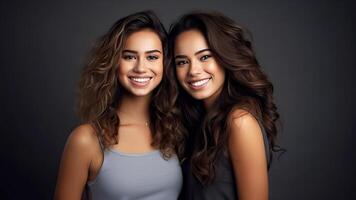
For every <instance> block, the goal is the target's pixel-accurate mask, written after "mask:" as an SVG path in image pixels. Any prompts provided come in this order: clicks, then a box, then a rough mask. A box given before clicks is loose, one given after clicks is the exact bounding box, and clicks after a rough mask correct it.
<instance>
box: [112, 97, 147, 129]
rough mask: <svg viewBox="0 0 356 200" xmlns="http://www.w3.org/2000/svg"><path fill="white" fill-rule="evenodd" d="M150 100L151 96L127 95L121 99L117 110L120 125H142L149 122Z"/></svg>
mask: <svg viewBox="0 0 356 200" xmlns="http://www.w3.org/2000/svg"><path fill="white" fill-rule="evenodd" d="M150 100H151V95H146V96H134V95H131V94H127V93H125V94H124V95H123V96H122V98H121V99H120V104H119V106H118V108H117V113H118V115H119V117H120V124H126V123H137V124H141V123H146V122H149V121H150V120H149V119H150V114H149V106H150Z"/></svg>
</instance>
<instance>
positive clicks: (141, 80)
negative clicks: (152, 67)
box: [129, 76, 152, 87]
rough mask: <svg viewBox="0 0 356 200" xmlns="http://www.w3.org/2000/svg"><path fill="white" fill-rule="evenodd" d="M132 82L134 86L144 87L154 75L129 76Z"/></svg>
mask: <svg viewBox="0 0 356 200" xmlns="http://www.w3.org/2000/svg"><path fill="white" fill-rule="evenodd" d="M129 79H130V81H131V83H132V84H133V85H134V86H139V87H143V86H146V85H148V83H149V82H150V80H151V79H152V77H133V76H132V77H129Z"/></svg>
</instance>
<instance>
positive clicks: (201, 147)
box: [169, 12, 280, 185]
mask: <svg viewBox="0 0 356 200" xmlns="http://www.w3.org/2000/svg"><path fill="white" fill-rule="evenodd" d="M191 29H196V30H198V31H200V32H201V33H202V34H203V35H204V36H205V38H206V40H207V43H208V45H209V48H210V49H211V51H212V54H213V56H214V57H215V58H216V59H217V62H218V63H219V64H220V65H221V66H222V67H223V68H224V69H225V82H224V86H223V89H222V91H221V93H220V94H219V96H218V97H217V99H216V101H215V103H214V105H213V106H212V108H211V109H209V111H207V110H205V109H204V107H203V104H202V102H201V101H198V100H195V99H193V98H192V97H191V96H190V95H189V94H188V93H187V92H185V91H184V89H183V88H182V87H180V89H179V97H178V102H177V104H178V107H179V108H180V109H181V110H182V113H183V123H184V125H185V127H186V128H187V130H189V132H190V133H191V136H190V137H189V139H188V140H189V141H188V142H187V147H186V149H187V152H188V153H187V156H188V157H190V161H191V170H192V172H193V174H194V175H195V176H196V177H197V179H198V180H199V181H200V182H201V183H202V184H203V185H206V184H209V183H211V182H212V181H213V179H214V178H215V161H216V159H217V157H218V155H220V153H221V152H226V144H227V140H228V138H229V132H228V131H227V130H228V128H229V120H228V119H229V118H228V117H229V116H230V114H231V112H232V111H234V110H235V109H236V108H240V109H244V110H247V111H248V112H250V113H251V114H252V115H253V116H254V117H255V118H256V119H257V120H258V121H259V122H260V124H261V125H262V126H263V128H264V130H265V132H266V134H267V137H268V140H269V144H270V145H269V146H270V149H269V151H279V150H280V149H279V147H278V146H277V145H276V136H277V127H278V126H277V124H278V123H277V122H278V118H279V114H278V112H277V108H276V105H275V103H274V100H273V95H272V93H273V85H272V83H271V82H270V81H269V80H268V78H267V76H266V74H265V73H264V72H263V71H262V69H261V67H260V65H259V64H258V62H257V59H256V56H255V53H254V51H253V49H252V46H251V42H250V40H249V39H248V37H247V36H248V35H247V33H248V32H247V31H246V30H245V29H244V28H242V27H241V26H238V25H237V24H236V23H235V22H234V21H233V20H232V19H230V18H228V17H226V16H224V15H222V14H220V13H217V12H192V13H189V14H186V15H184V16H182V17H181V18H180V19H179V20H178V21H177V22H176V23H174V24H172V25H171V28H170V33H169V41H170V42H169V46H170V50H171V51H170V52H173V51H174V43H175V39H176V38H177V36H178V35H179V34H180V33H182V32H184V31H187V30H191ZM171 56H173V55H171ZM173 66H174V63H173V62H172V63H171V67H170V69H171V70H172V71H175V67H173ZM194 135H195V136H194ZM193 146H194V147H193ZM270 155H272V153H270Z"/></svg>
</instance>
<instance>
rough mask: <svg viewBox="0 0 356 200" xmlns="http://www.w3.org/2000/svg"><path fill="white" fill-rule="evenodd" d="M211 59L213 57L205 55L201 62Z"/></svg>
mask: <svg viewBox="0 0 356 200" xmlns="http://www.w3.org/2000/svg"><path fill="white" fill-rule="evenodd" d="M210 57H211V55H204V56H202V57H200V60H201V61H205V60H207V59H209V58H210Z"/></svg>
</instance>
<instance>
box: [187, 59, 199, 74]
mask: <svg viewBox="0 0 356 200" xmlns="http://www.w3.org/2000/svg"><path fill="white" fill-rule="evenodd" d="M201 72H202V66H201V63H199V61H196V60H191V61H190V65H189V75H190V76H196V75H199V74H201Z"/></svg>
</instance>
